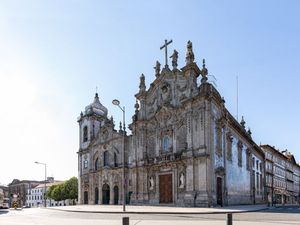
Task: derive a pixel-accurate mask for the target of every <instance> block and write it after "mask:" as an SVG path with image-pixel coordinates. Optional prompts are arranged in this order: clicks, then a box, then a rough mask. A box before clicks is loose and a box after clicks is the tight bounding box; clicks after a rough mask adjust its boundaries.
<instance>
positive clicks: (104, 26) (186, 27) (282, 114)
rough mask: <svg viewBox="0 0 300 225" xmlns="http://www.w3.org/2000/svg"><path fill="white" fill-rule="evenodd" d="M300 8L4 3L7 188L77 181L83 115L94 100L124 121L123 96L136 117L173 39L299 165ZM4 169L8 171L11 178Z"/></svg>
mask: <svg viewBox="0 0 300 225" xmlns="http://www.w3.org/2000/svg"><path fill="white" fill-rule="evenodd" d="M299 12H300V2H299V1H296V0H288V1H287V0H285V1H283V0H282V1H280V0H278V1H274V0H272V1H271V0H270V1H261V0H251V1H225V0H224V1H222V0H215V1H210V0H208V1H174V0H172V1H171V0H165V1H158V0H157V1H154V0H151V1H138V0H136V1H129V0H128V1H121V0H120V1H76V0H73V1H71V0H70V1H67V0H66V1H61V0H57V1H55V0H49V1H38V0H36V1H12V0H7V1H1V2H0V102H1V110H0V124H1V131H0V141H1V148H0V154H1V168H2V169H1V171H2V172H1V174H0V183H9V182H11V181H12V179H13V178H19V179H38V180H41V179H43V168H42V167H40V166H38V165H35V164H34V163H33V162H34V161H41V162H46V163H47V164H48V172H49V175H53V176H54V177H55V178H56V179H67V178H69V177H70V176H77V154H76V152H77V150H78V124H77V122H76V118H77V116H78V115H79V113H80V111H81V110H83V109H84V107H85V106H86V105H87V104H89V103H90V102H91V101H92V100H93V97H94V93H95V87H96V86H98V89H99V95H100V99H101V102H102V103H103V104H104V105H105V106H106V107H107V108H108V110H109V114H110V115H113V116H114V118H115V119H116V120H117V123H118V121H119V120H120V119H121V113H120V111H119V110H118V109H117V108H116V107H114V106H113V105H112V104H111V100H112V99H114V98H119V99H120V101H121V102H122V105H125V106H126V109H127V117H126V120H127V124H128V123H129V122H130V121H131V116H132V115H133V112H134V102H135V99H134V94H135V93H136V92H137V90H138V85H139V76H140V74H141V73H144V74H145V76H146V84H147V86H149V84H150V83H151V82H152V81H153V79H154V70H153V66H154V64H155V61H156V60H160V61H161V62H163V52H162V51H160V50H159V47H160V46H161V45H162V44H163V41H164V39H166V38H168V39H173V44H172V45H171V47H170V50H172V51H173V49H174V48H176V49H177V51H178V52H179V66H180V67H181V66H183V63H184V56H185V49H186V42H187V41H188V40H191V41H192V42H193V47H194V52H195V57H196V61H197V62H198V64H200V65H201V61H202V58H205V59H206V62H207V67H208V70H209V73H210V74H213V75H214V76H215V77H216V79H217V88H218V90H219V91H220V93H221V95H222V96H224V98H225V100H226V107H227V108H228V109H229V110H230V111H231V113H232V114H233V115H235V114H236V101H235V99H236V76H239V89H240V95H239V99H240V101H239V105H240V107H239V112H240V114H239V115H240V116H241V115H244V116H245V120H246V122H247V124H246V125H248V126H250V127H251V129H252V132H253V138H254V139H255V141H256V142H257V143H258V144H260V143H263V144H266V143H267V144H270V145H274V146H275V147H277V148H280V149H282V150H283V149H286V148H287V149H288V150H290V151H292V152H293V153H294V154H295V156H296V159H297V160H298V161H300V144H299V142H298V140H299V133H300V132H299V128H300V117H299V115H298V114H299V110H300V106H299V97H300V91H299V84H300V78H299V77H300V67H299V62H300V60H299V59H300V45H299V43H300V42H299V41H300V23H299V21H300V14H299ZM3 168H7V169H6V170H4V169H3Z"/></svg>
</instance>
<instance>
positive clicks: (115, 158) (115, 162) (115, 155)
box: [114, 152, 118, 167]
mask: <svg viewBox="0 0 300 225" xmlns="http://www.w3.org/2000/svg"><path fill="white" fill-rule="evenodd" d="M114 166H115V167H117V166H118V161H117V153H115V152H114Z"/></svg>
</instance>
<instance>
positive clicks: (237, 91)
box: [236, 76, 239, 121]
mask: <svg viewBox="0 0 300 225" xmlns="http://www.w3.org/2000/svg"><path fill="white" fill-rule="evenodd" d="M236 120H237V121H239V76H236Z"/></svg>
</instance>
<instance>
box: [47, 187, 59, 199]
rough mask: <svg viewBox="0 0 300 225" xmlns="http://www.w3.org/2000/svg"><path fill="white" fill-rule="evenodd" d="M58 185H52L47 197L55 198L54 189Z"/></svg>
mask: <svg viewBox="0 0 300 225" xmlns="http://www.w3.org/2000/svg"><path fill="white" fill-rule="evenodd" d="M56 186H57V185H52V186H50V187H49V189H48V190H47V192H46V197H47V198H48V199H53V190H54V188H56Z"/></svg>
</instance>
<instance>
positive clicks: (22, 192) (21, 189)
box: [8, 179, 42, 206]
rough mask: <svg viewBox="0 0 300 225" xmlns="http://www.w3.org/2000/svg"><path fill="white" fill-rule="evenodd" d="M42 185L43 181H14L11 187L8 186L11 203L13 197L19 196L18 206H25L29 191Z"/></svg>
mask: <svg viewBox="0 0 300 225" xmlns="http://www.w3.org/2000/svg"><path fill="white" fill-rule="evenodd" d="M40 183H42V182H41V181H35V180H21V181H20V180H18V179H14V180H13V181H12V182H11V183H10V184H9V185H8V194H9V198H10V202H12V198H13V195H17V196H18V204H19V205H20V206H23V205H25V203H26V195H27V192H28V190H29V189H31V188H34V187H36V186H37V185H39V184H40Z"/></svg>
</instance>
